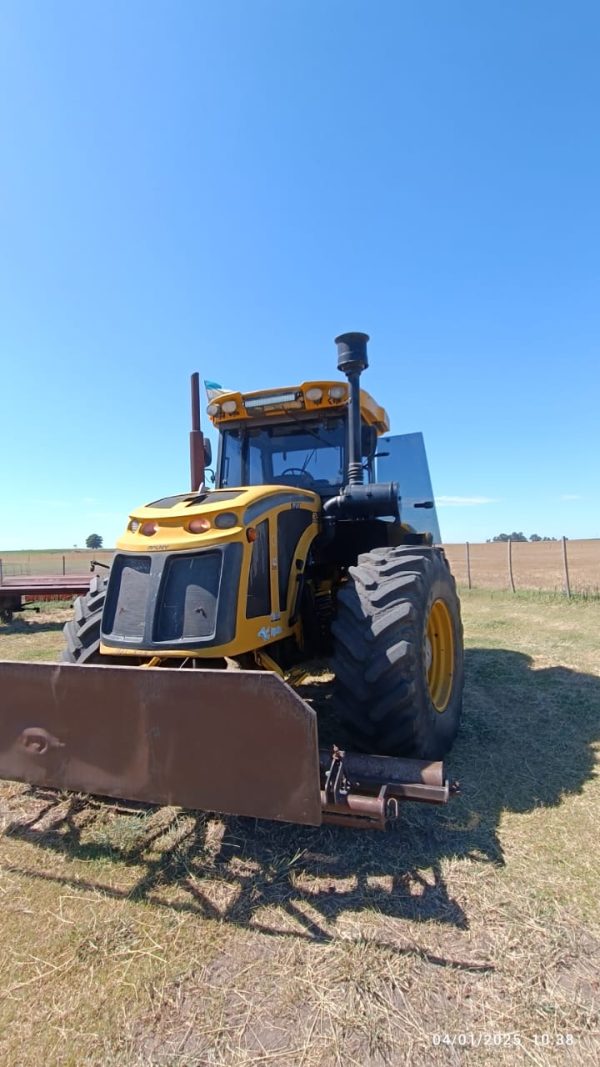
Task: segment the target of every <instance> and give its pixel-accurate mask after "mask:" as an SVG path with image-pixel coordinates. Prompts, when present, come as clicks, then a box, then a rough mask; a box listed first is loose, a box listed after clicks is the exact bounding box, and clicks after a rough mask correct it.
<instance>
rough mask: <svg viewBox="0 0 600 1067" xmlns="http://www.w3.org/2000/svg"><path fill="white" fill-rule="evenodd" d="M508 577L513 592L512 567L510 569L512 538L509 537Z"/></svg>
mask: <svg viewBox="0 0 600 1067" xmlns="http://www.w3.org/2000/svg"><path fill="white" fill-rule="evenodd" d="M508 577H509V580H510V587H511V589H512V591H513V593H514V592H515V591H516V590H515V579H514V578H513V569H512V538H510V537H509V539H508Z"/></svg>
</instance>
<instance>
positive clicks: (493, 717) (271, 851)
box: [5, 648, 600, 966]
mask: <svg viewBox="0 0 600 1067" xmlns="http://www.w3.org/2000/svg"><path fill="white" fill-rule="evenodd" d="M324 694H325V684H324V682H319V679H318V678H317V679H316V680H315V681H313V682H312V683H311V686H310V687H309V689H308V690H307V691H305V692H303V695H305V696H306V697H307V699H311V701H312V702H314V704H315V706H318V707H319V708H320V710H322V711H325V709H326V706H327V700H326V698H325V696H324ZM599 737H600V679H598V678H596V677H594V676H591V675H585V674H581V673H577V672H575V671H572V670H569V669H567V668H564V667H551V668H547V669H541V670H535V671H534V670H532V669H531V661H530V659H529V657H528V656H526V655H523V654H522V653H520V652H514V651H506V650H496V649H483V648H476V649H470V650H468V651H467V653H466V690H465V710H464V717H463V724H462V727H461V732H460V734H459V738H458V740H457V743H456V745H455V747H454V749H453V751H452V753H451V756H450V758H449V759H448V761H447V773H448V774H449V776H450V777H452V778H453V779H458V780H459V781H460V784H461V794H460V795H459V796H458V797H456V798H454V799H453V800H452V801H451V802H450V804H449V805H448V806H447V807H443V808H436V807H429V806H424V805H410V804H407V805H406V806H405V807H404V808H403V809H402V812H401V818H400V820H399V825H398V828H397V829H396V830H395V831H394V832H390V833H388V834H380V833H377V832H376V831H361V830H351V829H339V828H337V827H321V828H306V827H300V826H290V825H286V824H281V823H273V822H261V821H259V820H255V819H248V818H239V817H230V816H214V815H210V814H204V813H203V814H200V813H190V812H181V811H180V810H179V809H152V808H147V807H145V806H143V805H137V806H135V805H128V806H126V807H125V806H124V807H120V806H118V807H115V805H114V804H110V803H109V802H103V801H97V800H94V799H92V800H90V798H82V797H73V796H68V797H65V795H64V794H63V795H56V794H54V793H51V792H44V791H42V790H39V789H38V790H31V791H30V792H29V793H26V794H23V793H20V794H19V795H18V797H17V798H16V799H17V800H18V803H19V805H20V806H21V811H20V813H19V815H18V817H16V818H14V817H13V818H12V821H11V822H10V824H9V825H8V826H7V827H6V831H5V832H6V833H7V834H10V835H12V836H13V837H17V838H21V839H23V840H26V841H28V842H30V843H35V844H37V845H39V846H40V847H42V848H44V849H50V850H56V851H58V852H60V853H61V854H62V856H63V857H64V858H66V859H71V860H78V861H90V873H91V874H92V875H98V866H96V862H95V861H101V863H103V864H106V861H107V860H112V861H113V862H116V863H120V864H124V865H126V866H129V867H131V868H132V872H131V873H132V876H133V881H132V884H131V886H130V888H129V889H127V890H116V889H114V888H111V886H110V885H108V884H106V885H104V884H102V878H93V877H91V878H90V880H89V881H86V877H85V872H84V871H82V869H81V867H78V870H77V873H76V876H74V877H73V878H71V879H70V878H69V877H68V875H65V873H64V870H63V873H61V874H60V875H59V874H53V873H51V872H49V871H43V870H28V871H27V874H28V875H30V876H33V877H37V878H45V879H49V880H52V881H58V882H61V883H67V884H77V886H78V887H79V888H82V887H84V886H85V885H86V884H87V885H89V886H90V887H93V888H94V889H100V890H101V891H102V892H104V893H106V894H107V895H108V896H110V895H113V896H115V897H119V898H122V897H129V899H136V900H141V901H146V902H148V903H152V904H155V905H160V906H165V907H169V908H174V909H179V910H182V911H188V912H193V913H196V914H198V915H200V916H203V917H205V918H214V919H217V920H218V921H220V922H223V921H225V922H230V923H233V924H236V925H240V926H244V927H250V928H252V929H258V930H262V931H263V932H264V933H272V934H277V935H278V936H281V935H282V934H289V935H290V936H294V937H303V938H308V939H310V940H314V941H330V940H332V939H334V938H335V937H337V936H338V935H337V931H336V924H337V921H338V919H340V917H341V916H343V915H344V914H345V913H349V912H352V913H360V912H366V911H375V912H377V913H379V914H380V915H384V916H388V917H392V918H394V919H409V920H412V921H417V922H429V921H432V920H433V921H435V922H438V923H444V924H448V925H449V926H451V927H454V928H455V929H459V930H465V929H468V926H469V917H468V914H467V913H466V912H465V910H464V907H463V906H462V905H461V903H459V901H458V900H457V899H455V897H454V896H453V892H452V885H451V877H450V884H448V881H447V879H446V876H445V873H444V872H445V870H446V866H447V861H451V860H456V859H459V860H462V859H468V860H470V861H472V862H474V863H477V864H482V865H485V864H492V865H503V864H504V862H505V861H504V856H503V852H502V846H501V842H500V839H499V835H498V830H499V825H500V820H501V817H502V815H503V814H504V813H505V812H517V813H521V814H525V813H527V812H531V811H533V810H534V809H536V808H538V807H554V806H557V805H559V804H560V803H561V801H562V800H563V798H565V797H568V796H569V795H573V794H577V793H579V792H581V789H582V787H583V786H584V784H585V782H586V781H587V780H588V779H589V778H590V777H591V776H592V775H593V773H594V753H593V749H592V745H593V743H594V742H595V741H597V740H598V738H599ZM28 798H31V802H32V804H33V802H34V801H35V808H36V810H35V811H34V812H33V813H32V808H31V806H30V807H29V811H28V812H27V806H28V805H27V801H28ZM105 881H106V882H107V883H108V882H109V878H106V880H105ZM215 887H217V890H218V891H217V890H216V889H215ZM433 962H437V963H440V964H444V965H452V966H454V965H456V966H463V964H460V965H459V964H452V963H449V961H444V960H442V959H440V960H435V961H433ZM464 966H467V965H466V964H465V965H464Z"/></svg>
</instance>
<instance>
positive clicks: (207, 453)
mask: <svg viewBox="0 0 600 1067" xmlns="http://www.w3.org/2000/svg"><path fill="white" fill-rule="evenodd" d="M211 463H212V445H211V443H210V439H209V438H208V437H205V438H204V466H205V467H210V465H211Z"/></svg>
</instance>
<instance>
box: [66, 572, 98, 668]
mask: <svg viewBox="0 0 600 1067" xmlns="http://www.w3.org/2000/svg"><path fill="white" fill-rule="evenodd" d="M107 585H108V578H100V577H99V576H98V575H97V574H95V575H94V577H93V578H92V580H91V582H90V588H89V590H88V591H87V593H86V594H85V596H78V597H77V600H76V601H75V603H74V605H73V618H72V619H70V620H69V622H67V623H65V626H64V628H63V633H64V635H65V649H64V651H63V654H62V661H63V663H81V664H83V663H110V660H109V659H107V657H106V656H103V655H101V653H100V623H101V622H102V610H103V608H104V601H105V600H106V587H107Z"/></svg>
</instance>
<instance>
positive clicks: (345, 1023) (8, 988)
mask: <svg viewBox="0 0 600 1067" xmlns="http://www.w3.org/2000/svg"><path fill="white" fill-rule="evenodd" d="M463 614H464V620H465V632H466V641H467V685H466V694H465V714H464V723H463V727H462V729H461V733H460V736H459V739H458V742H457V744H456V746H455V749H454V751H453V753H452V755H451V758H450V759H449V761H448V770H449V773H450V775H451V776H452V777H456V778H458V779H460V781H461V784H462V793H461V795H460V796H459V797H457V798H456V799H454V800H453V801H452V802H451V803H450V804H449V805H448V806H447V807H446V808H439V809H434V808H426V807H423V808H419V807H417V806H414V807H413V808H412V809H411V808H410V807H409V806H407V808H406V809H405V813H404V815H403V818H402V822H401V828H400V829H399V831H397V832H395V833H390V834H388V835H385V836H384V835H381V834H377V833H374V832H372V833H365V832H360V831H353V830H341V829H339V830H338V829H334V828H328V829H320V830H317V829H304V828H299V827H295V826H283V825H279V824H273V823H258V822H255V821H254V820H249V819H238V818H223V817H219V816H212V815H204V814H200V813H195V812H192V813H190V812H182V811H180V810H175V809H160V810H150V809H141V808H138V809H132V810H120V809H119V808H118V806H116V805H114V804H110V803H102V802H100V801H93V802H90V801H89V800H86V799H85V798H79V797H69V796H57V795H54V794H52V793H44V792H43V791H40V790H29V789H28V788H27V787H23V786H18V785H15V784H13V783H4V785H2V786H1V787H0V798H1V800H0V817H1V821H2V828H3V830H4V836H3V837H2V838H0V900H1V905H2V916H3V921H2V923H1V924H0V990H1V993H0V1061H1V1062H2V1063H6V1064H18V1065H19V1067H38V1065H39V1064H40V1063H44V1064H46V1065H48V1067H51V1065H52V1067H53V1065H58V1064H60V1065H61V1067H62V1065H67V1067H68V1065H73V1067H81V1065H100V1064H108V1063H110V1064H111V1065H112V1064H114V1065H119V1067H120V1065H122V1067H138V1065H139V1067H142V1065H147V1064H151V1065H157V1067H158V1065H160V1067H175V1065H177V1067H184V1065H185V1067H201V1065H202V1067H204V1065H223V1067H225V1065H227V1067H229V1065H234V1064H235V1065H237V1064H257V1065H258V1064H267V1065H269V1064H278V1065H288V1064H289V1065H294V1067H321V1065H330V1064H331V1065H340V1067H341V1065H342V1064H343V1065H344V1067H349V1065H357V1067H379V1065H387V1064H389V1065H393V1067H395V1065H404V1064H415V1063H417V1064H421V1063H422V1064H427V1065H429V1064H432V1065H434V1067H437V1065H438V1064H462V1063H463V1062H473V1063H478V1064H479V1063H482V1064H487V1063H489V1064H501V1065H509V1064H515V1063H527V1064H538V1065H540V1067H543V1065H546V1064H554V1063H557V1064H558V1063H561V1064H562V1063H565V1064H577V1065H584V1064H585V1065H587V1064H596V1063H600V1020H599V1014H600V914H599V908H598V860H597V847H598V825H599V824H600V783H599V779H598V774H597V759H598V741H599V738H600V676H599V674H600V652H599V650H598V640H597V634H598V632H599V630H600V602H598V601H596V600H577V599H574V600H572V601H569V602H567V601H565V600H564V599H563V598H560V597H558V596H556V597H555V596H552V595H547V596H546V595H539V594H531V595H523V596H518V595H517V596H516V597H513V596H510V595H507V594H502V593H489V592H472V593H471V594H465V595H464V596H463ZM68 615H69V612H68V611H65V609H64V608H63V607H56V606H51V607H48V606H47V607H46V609H45V613H41V614H40V615H39V616H37V617H35V616H27V617H26V618H25V620H19V621H18V622H15V623H14V624H12V625H11V626H0V657H1V658H3V659H6V658H24V659H36V658H38V659H39V658H44V659H52V658H53V657H56V656H57V654H58V652H59V649H60V646H61V634H60V626H61V623H62V621H63V620H64V619H65V618H66V617H68ZM444 1035H448V1042H449V1043H444V1042H445V1038H444ZM438 1041H441V1042H442V1043H441V1044H438ZM450 1042H453V1043H450ZM465 1046H466V1047H465ZM471 1046H477V1047H471Z"/></svg>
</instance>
